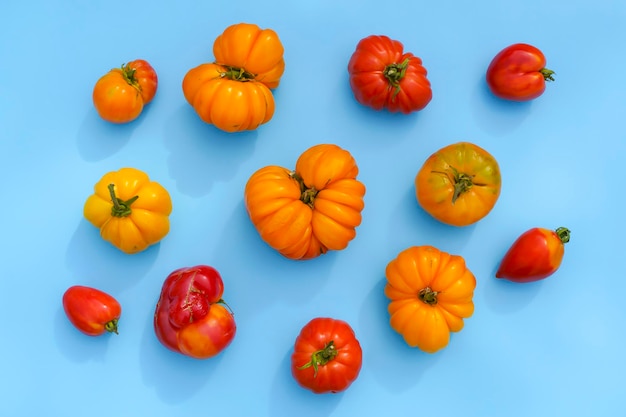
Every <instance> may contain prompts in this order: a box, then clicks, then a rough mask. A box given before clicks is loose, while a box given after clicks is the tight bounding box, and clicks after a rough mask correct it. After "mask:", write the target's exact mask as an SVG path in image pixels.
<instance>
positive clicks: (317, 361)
mask: <svg viewBox="0 0 626 417" xmlns="http://www.w3.org/2000/svg"><path fill="white" fill-rule="evenodd" d="M337 353H338V352H337V348H336V347H335V342H334V341H332V340H331V341H330V342H328V343H327V344H326V345H325V346H324V348H323V349H320V350H318V351H316V352H314V353H313V354H312V355H311V361H310V362H308V363H305V364H304V365H302V366H299V367H298V369H301V370H302V369H306V368H310V367H311V366H312V367H313V378H315V377H316V376H317V371H318V368H319V367H320V366H324V365H326V364H327V363H328V362H330V361H332V360H333V359H335V356H337Z"/></svg>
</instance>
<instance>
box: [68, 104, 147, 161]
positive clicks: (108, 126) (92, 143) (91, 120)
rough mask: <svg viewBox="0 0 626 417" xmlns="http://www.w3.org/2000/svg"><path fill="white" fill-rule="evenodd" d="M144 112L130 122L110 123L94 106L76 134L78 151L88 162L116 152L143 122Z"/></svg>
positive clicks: (99, 159)
mask: <svg viewBox="0 0 626 417" xmlns="http://www.w3.org/2000/svg"><path fill="white" fill-rule="evenodd" d="M145 116H146V115H145V114H144V112H142V114H140V115H139V117H138V118H137V119H135V120H133V121H132V122H130V123H123V124H116V123H110V122H107V121H106V120H103V119H102V118H100V116H99V115H98V113H97V112H96V110H95V109H94V108H91V109H90V111H89V112H87V114H86V115H85V117H84V119H83V122H82V123H81V125H80V127H79V129H78V133H77V135H76V147H77V149H78V153H79V155H80V156H81V158H83V160H84V161H87V162H97V161H101V160H103V159H106V158H108V157H110V156H112V155H114V154H116V153H117V152H118V151H119V150H120V149H122V148H123V147H124V146H125V145H126V144H127V143H128V141H129V140H130V138H131V136H132V135H133V132H134V131H135V129H136V128H137V127H138V126H139V125H140V124H141V123H142V121H143V119H144V117H145Z"/></svg>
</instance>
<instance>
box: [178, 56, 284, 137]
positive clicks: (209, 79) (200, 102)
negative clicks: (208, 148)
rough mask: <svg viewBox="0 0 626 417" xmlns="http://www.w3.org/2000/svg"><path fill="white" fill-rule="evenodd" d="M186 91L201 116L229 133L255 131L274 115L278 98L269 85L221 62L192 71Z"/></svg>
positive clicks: (187, 79) (189, 73)
mask: <svg viewBox="0 0 626 417" xmlns="http://www.w3.org/2000/svg"><path fill="white" fill-rule="evenodd" d="M183 94H184V95H185V99H186V100H187V102H188V103H189V104H191V106H192V107H193V108H194V110H195V111H196V113H198V116H200V119H202V120H203V121H204V122H206V123H209V124H212V125H214V126H215V127H217V128H218V129H221V130H223V131H225V132H239V131H242V130H254V129H256V128H257V127H259V126H260V125H262V124H263V123H267V122H268V121H269V120H270V119H271V118H272V116H273V115H274V97H273V95H272V92H271V91H270V90H269V88H268V87H267V86H266V85H265V84H262V83H259V82H256V81H254V79H253V78H252V76H251V75H249V74H247V73H245V72H244V73H242V72H240V71H239V70H235V69H233V68H227V67H223V66H221V65H217V64H212V63H211V64H201V65H199V66H197V67H195V68H192V69H191V70H189V71H188V72H187V74H186V75H185V78H184V79H183Z"/></svg>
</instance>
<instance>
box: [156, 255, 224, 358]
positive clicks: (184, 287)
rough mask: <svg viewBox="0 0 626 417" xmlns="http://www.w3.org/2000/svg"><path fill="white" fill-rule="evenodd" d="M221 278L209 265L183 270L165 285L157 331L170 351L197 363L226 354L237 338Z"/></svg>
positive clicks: (171, 276)
mask: <svg viewBox="0 0 626 417" xmlns="http://www.w3.org/2000/svg"><path fill="white" fill-rule="evenodd" d="M223 292H224V283H223V281H222V277H221V276H220V274H219V273H218V272H217V270H215V268H212V267H210V266H207V265H198V266H194V267H190V268H180V269H177V270H176V271H174V272H172V273H171V274H170V275H169V276H168V277H167V278H166V279H165V282H164V283H163V288H162V289H161V296H160V297H159V301H158V303H157V306H156V311H155V313H154V330H155V333H156V336H157V338H158V339H159V341H160V342H161V343H162V344H163V345H164V346H165V347H167V348H168V349H170V350H172V351H174V352H178V353H182V354H183V355H186V356H190V357H192V358H196V359H206V358H210V357H212V356H215V355H217V354H218V353H220V352H221V351H222V350H224V349H225V348H226V347H227V346H228V345H229V344H230V342H232V340H233V338H234V337H235V332H236V326H235V319H234V318H233V315H232V313H231V311H230V309H229V308H228V306H226V303H225V302H224V300H223V299H222V294H223Z"/></svg>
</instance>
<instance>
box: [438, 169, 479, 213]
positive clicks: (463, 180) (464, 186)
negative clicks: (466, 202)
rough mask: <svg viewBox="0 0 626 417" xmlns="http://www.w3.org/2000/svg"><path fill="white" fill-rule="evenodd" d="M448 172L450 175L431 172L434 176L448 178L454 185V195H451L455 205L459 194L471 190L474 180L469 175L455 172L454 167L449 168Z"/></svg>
mask: <svg viewBox="0 0 626 417" xmlns="http://www.w3.org/2000/svg"><path fill="white" fill-rule="evenodd" d="M450 171H451V172H452V175H450V174H449V173H448V172H441V171H432V172H433V173H436V174H441V175H445V176H447V177H448V178H450V180H451V181H452V183H453V184H454V193H453V194H452V204H454V203H456V200H458V198H459V197H460V196H461V194H463V193H465V192H467V191H469V190H470V188H472V186H473V185H474V182H473V179H474V178H473V176H471V175H468V174H464V173H462V172H459V171H457V170H456V168H454V167H450ZM477 185H480V184H477Z"/></svg>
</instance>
